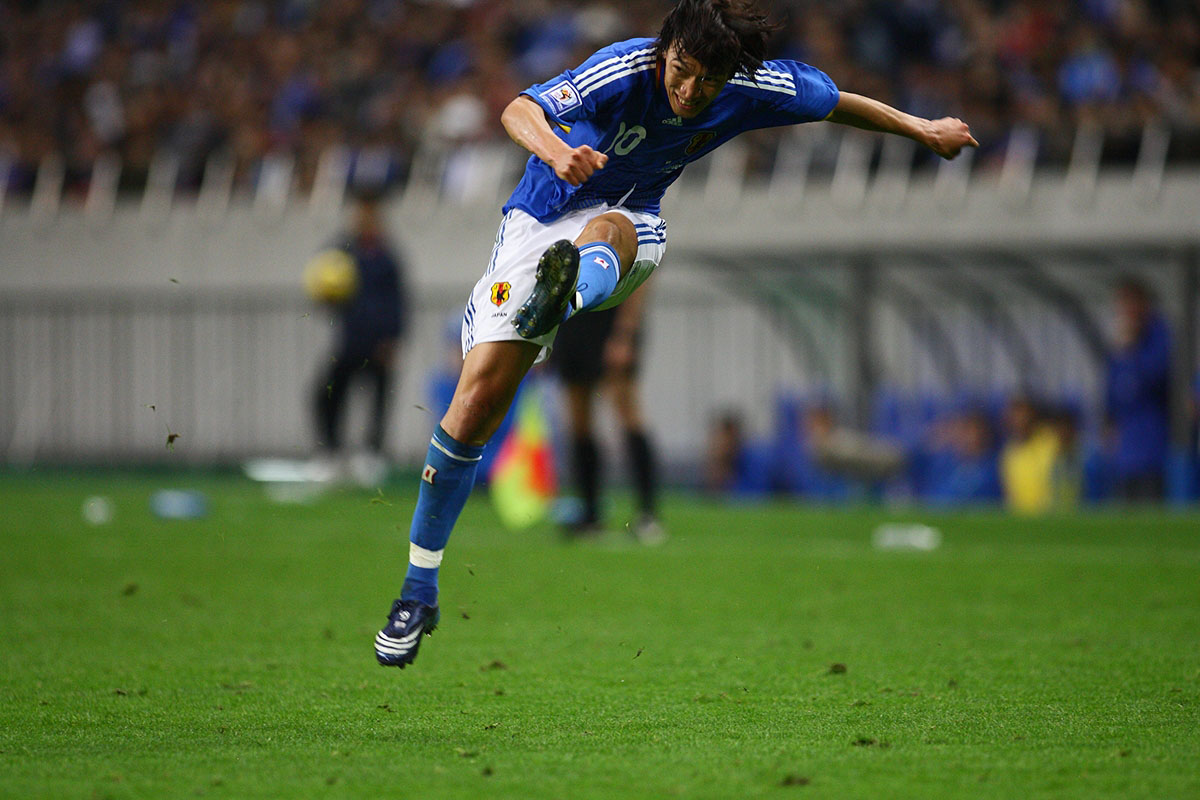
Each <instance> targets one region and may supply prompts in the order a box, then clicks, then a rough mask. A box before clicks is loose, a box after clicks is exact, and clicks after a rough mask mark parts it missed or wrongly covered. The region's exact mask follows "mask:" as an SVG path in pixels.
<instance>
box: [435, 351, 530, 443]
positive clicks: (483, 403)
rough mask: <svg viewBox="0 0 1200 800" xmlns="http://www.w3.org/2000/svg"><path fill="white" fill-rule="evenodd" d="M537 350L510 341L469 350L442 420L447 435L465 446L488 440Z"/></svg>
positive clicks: (506, 411) (497, 425) (502, 417)
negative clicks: (452, 396)
mask: <svg viewBox="0 0 1200 800" xmlns="http://www.w3.org/2000/svg"><path fill="white" fill-rule="evenodd" d="M540 350H541V347H540V346H539V345H536V344H533V343H530V342H511V341H500V342H481V343H480V344H477V345H476V346H475V347H473V348H471V351H470V352H469V353H467V356H466V358H464V359H463V368H462V373H461V374H460V375H459V377H458V386H456V387H455V389H454V398H453V399H452V400H451V401H450V408H449V409H448V410H447V411H446V416H445V417H443V418H442V428H443V429H444V430H445V431H446V433H448V434H450V435H451V436H453V437H454V438H455V439H457V440H458V441H460V442H463V443H465V444H484V443H486V442H487V441H488V440H489V439H491V438H492V434H494V433H495V432H496V429H497V428H499V427H500V423H501V422H502V421H503V420H504V415H505V414H506V413H508V408H509V406H511V405H512V400H513V397H514V396H515V395H516V393H517V387H519V386H520V385H521V379H522V378H524V377H525V373H527V372H529V368H530V367H531V366H533V362H534V360H535V359H536V358H537V356H538V353H539V352H540Z"/></svg>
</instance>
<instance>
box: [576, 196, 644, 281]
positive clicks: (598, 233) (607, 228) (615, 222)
mask: <svg viewBox="0 0 1200 800" xmlns="http://www.w3.org/2000/svg"><path fill="white" fill-rule="evenodd" d="M589 242H607V243H608V244H610V245H612V248H613V249H614V250H616V251H617V257H618V258H620V259H621V272H625V270H627V269H628V268H629V266H630V265H631V264H633V261H634V259H635V258H636V257H637V249H638V234H637V229H636V228H635V227H634V225H633V222H631V221H630V219H629V217H627V216H625V215H624V214H621V213H619V212H616V211H608V212H605V213H603V214H601V215H599V216H598V217H595V218H594V219H592V220H590V221H589V222H588V224H587V225H585V226H584V227H583V232H582V233H580V234H579V236H578V237H576V239H575V244H577V245H584V244H588V243H589Z"/></svg>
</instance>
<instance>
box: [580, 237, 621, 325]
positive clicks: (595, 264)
mask: <svg viewBox="0 0 1200 800" xmlns="http://www.w3.org/2000/svg"><path fill="white" fill-rule="evenodd" d="M620 277H621V260H620V259H619V258H618V257H617V251H616V250H614V249H613V246H612V245H610V244H609V243H608V242H590V243H588V244H585V245H582V246H581V247H580V248H579V280H578V282H577V283H576V286H575V304H574V305H575V312H576V313H578V312H580V311H587V310H588V309H590V308H595V307H596V306H598V305H600V304H601V303H603V302H604V301H605V300H607V299H608V298H609V297H611V296H612V293H613V291H614V290H615V289H616V288H617V280H618V279H619V278H620Z"/></svg>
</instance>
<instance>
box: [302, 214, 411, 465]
mask: <svg viewBox="0 0 1200 800" xmlns="http://www.w3.org/2000/svg"><path fill="white" fill-rule="evenodd" d="M381 199H382V198H381V196H380V195H379V194H378V193H377V192H375V191H362V192H360V193H359V194H358V195H357V197H356V199H355V202H354V209H353V216H352V221H351V226H350V229H349V230H348V231H347V232H346V233H345V234H343V235H342V236H341V237H340V238H339V239H338V240H337V242H336V244H335V245H334V247H333V249H332V252H331V251H326V252H325V253H323V254H321V255H319V256H317V258H316V259H314V260H313V262H311V263H310V265H309V270H308V275H306V280H308V281H313V280H315V281H320V280H321V279H322V276H321V275H320V274H319V273H320V271H321V270H322V269H335V270H336V269H337V267H333V266H323V265H325V264H337V263H338V262H337V261H333V262H330V261H328V259H329V258H330V257H331V255H332V256H335V257H336V255H337V254H344V255H343V257H344V258H345V259H348V263H349V265H351V266H352V268H353V275H352V276H351V277H350V279H349V280H348V281H346V282H345V285H344V286H343V287H338V288H334V289H331V290H330V291H329V292H327V296H326V297H321V291H320V290H319V289H317V290H314V289H313V288H312V286H311V284H310V293H312V294H314V296H317V297H318V299H325V300H326V302H327V304H328V306H329V307H330V309H331V311H332V312H333V313H334V315H335V316H336V322H337V344H336V346H335V350H334V354H333V356H332V358H331V359H330V362H329V366H328V367H327V368H325V369H324V370H322V371H321V373H320V375H319V376H318V380H317V386H316V391H315V392H314V395H313V412H314V418H315V422H316V428H317V445H318V448H319V451H320V452H319V455H318V457H317V459H316V460H315V463H314V472H313V477H314V479H316V480H335V479H337V478H340V477H342V475H343V474H344V471H345V469H346V468H347V467H348V468H349V470H350V473H351V475H352V477H353V478H354V479H355V480H356V481H358V482H359V483H361V484H363V485H367V486H376V485H378V484H379V483H381V482H382V481H383V479H384V478H385V477H386V474H387V461H386V459H385V455H384V443H385V441H386V439H387V416H388V400H389V398H390V395H391V393H392V389H393V383H394V379H395V359H396V353H397V350H398V348H399V345H400V341H401V338H402V337H403V335H404V331H405V325H406V321H407V311H408V308H407V306H408V302H407V295H406V292H405V281H404V274H403V268H402V262H401V259H400V256H399V255H398V252H397V250H396V248H395V246H394V245H393V244H392V242H391V241H389V239H388V238H387V235H386V233H385V231H384V227H383V220H382V218H381V215H380V208H379V206H380V201H381ZM314 273H316V274H314ZM330 280H331V281H333V282H338V281H340V280H341V279H340V278H338V277H337V276H331V277H330ZM340 295H344V296H340ZM359 381H362V382H363V383H365V384H366V385H367V387H368V388H369V390H370V393H371V411H370V422H369V425H368V428H367V431H366V437H365V442H364V445H365V448H366V450H365V452H361V453H357V454H355V455H354V456H353V457H351V458H350V459H349V461H348V462H347V461H346V459H345V458H344V454H343V453H342V446H343V438H342V424H343V420H344V418H345V412H346V401H347V398H348V396H349V391H350V387H351V386H352V385H353V384H355V383H356V382H359Z"/></svg>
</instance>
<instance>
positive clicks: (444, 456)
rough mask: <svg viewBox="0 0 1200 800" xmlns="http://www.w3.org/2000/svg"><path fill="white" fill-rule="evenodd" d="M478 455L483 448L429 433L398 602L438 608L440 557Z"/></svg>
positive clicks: (468, 490)
mask: <svg viewBox="0 0 1200 800" xmlns="http://www.w3.org/2000/svg"><path fill="white" fill-rule="evenodd" d="M482 453H483V445H469V444H463V443H462V442H459V441H456V440H455V439H454V438H453V437H452V436H451V435H450V434H448V433H446V432H445V431H444V430H442V426H441V425H439V426H438V427H437V430H435V431H434V432H433V438H432V439H431V440H430V441H429V452H428V453H427V454H426V456H425V469H423V470H422V471H421V492H420V494H418V495H417V508H416V510H415V511H414V512H413V518H412V528H411V530H410V531H409V535H408V541H409V546H408V574H407V575H405V577H404V588H403V589H401V590H400V598H401V599H403V600H416V601H417V602H419V603H425V604H426V605H431V606H432V605H436V604H437V595H438V584H437V577H438V567H439V566H441V563H442V552H443V551H444V550H445V549H446V542H447V541H449V539H450V531H451V530H452V529H453V528H454V523H455V522H457V521H458V515H459V514H460V513H461V512H462V509H463V506H464V505H466V502H467V498H468V497H469V496H470V494H471V487H472V486H474V485H475V467H476V465H478V464H479V459H480V458H481V457H482Z"/></svg>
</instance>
